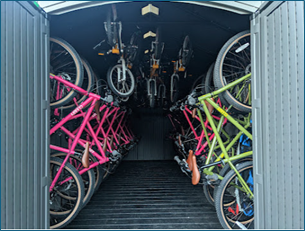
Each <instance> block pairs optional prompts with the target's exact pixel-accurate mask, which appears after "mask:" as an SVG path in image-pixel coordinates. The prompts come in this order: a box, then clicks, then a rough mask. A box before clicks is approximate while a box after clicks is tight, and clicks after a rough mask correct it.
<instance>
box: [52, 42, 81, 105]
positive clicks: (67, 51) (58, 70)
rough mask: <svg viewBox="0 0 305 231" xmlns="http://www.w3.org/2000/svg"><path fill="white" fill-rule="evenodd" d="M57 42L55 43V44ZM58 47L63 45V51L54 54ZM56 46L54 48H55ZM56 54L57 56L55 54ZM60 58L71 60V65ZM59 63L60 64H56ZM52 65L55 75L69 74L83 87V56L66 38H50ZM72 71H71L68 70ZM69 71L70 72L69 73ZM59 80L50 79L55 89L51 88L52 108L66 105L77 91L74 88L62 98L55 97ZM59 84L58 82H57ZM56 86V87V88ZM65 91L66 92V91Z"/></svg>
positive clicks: (74, 82)
mask: <svg viewBox="0 0 305 231" xmlns="http://www.w3.org/2000/svg"><path fill="white" fill-rule="evenodd" d="M53 44H55V45H53ZM56 46H57V47H59V48H60V47H61V49H63V51H62V52H61V53H59V54H54V53H57V52H58V51H55V49H56ZM53 48H54V49H53ZM54 55H55V56H54ZM59 58H64V60H65V61H67V60H70V61H69V65H67V64H66V65H63V64H62V61H60V60H59ZM56 65H59V66H56ZM50 66H51V73H52V74H54V75H59V76H61V75H63V74H67V75H68V76H69V78H73V79H74V80H73V81H70V82H72V83H73V84H75V85H76V86H78V87H81V85H82V83H83V77H84V70H83V65H82V62H81V58H80V57H79V55H78V53H77V52H76V50H75V49H74V48H73V47H72V46H71V45H70V44H69V43H68V42H67V41H65V40H63V39H60V38H56V37H51V38H50ZM68 71H70V72H68ZM67 72H68V73H67ZM56 83H57V81H55V80H52V79H51V81H50V86H51V87H52V85H53V90H52V88H51V92H50V93H51V94H50V107H51V108H57V107H60V106H63V105H65V104H66V103H68V102H70V101H71V100H72V99H73V97H74V96H75V95H76V92H75V91H74V90H71V91H68V89H66V90H67V91H68V92H67V94H66V95H64V96H63V97H61V98H60V99H55V95H54V94H56V91H55V92H54V90H57V86H56ZM57 84H58V83H57ZM54 86H55V88H56V89H54ZM62 86H64V85H62ZM64 93H65V92H64Z"/></svg>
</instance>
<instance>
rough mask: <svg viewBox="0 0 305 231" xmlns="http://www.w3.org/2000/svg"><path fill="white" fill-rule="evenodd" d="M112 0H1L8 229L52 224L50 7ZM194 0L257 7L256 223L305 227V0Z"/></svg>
mask: <svg viewBox="0 0 305 231" xmlns="http://www.w3.org/2000/svg"><path fill="white" fill-rule="evenodd" d="M186 2H187V1H186ZM107 3H109V2H106V1H105V2H89V1H79V2H72V1H71V2H66V1H58V2H52V1H49V2H39V4H40V5H41V7H42V8H43V9H44V10H45V12H47V13H45V12H44V11H42V10H41V9H40V8H38V7H36V6H35V5H34V4H32V3H31V2H17V1H11V2H9V1H7V2H6V1H2V2H1V105H2V111H1V137H2V138H1V211H2V213H1V228H2V229H25V228H27V229H46V228H48V227H49V217H48V211H49V209H48V197H49V192H48V183H49V180H48V165H49V163H48V160H49V106H48V105H49V98H48V73H49V66H48V46H49V45H48V43H49V42H48V41H49V20H48V14H63V13H66V12H70V11H73V10H80V9H83V8H86V7H94V6H96V5H101V4H107ZM112 3H113V2H112ZM187 3H190V4H198V5H206V6H210V7H216V8H220V9H224V10H230V11H233V12H237V13H241V14H243V13H250V12H251V13H253V15H252V18H251V32H252V37H251V39H252V43H251V46H252V48H251V49H252V52H251V53H252V70H253V77H252V81H253V85H252V86H253V96H252V98H253V126H254V129H253V130H254V172H255V175H254V183H255V195H256V197H255V207H256V220H255V228H256V229H304V113H303V112H304V2H303V1H297V2H288V1H287V2H267V3H263V2H253V1H249V2H246V1H232V2H221V1H215V2H199V1H197V2H195V1H192V2H187ZM262 3H263V4H262ZM261 4H262V5H261ZM160 123H162V121H161V122H160Z"/></svg>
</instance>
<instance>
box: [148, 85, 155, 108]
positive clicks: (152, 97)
mask: <svg viewBox="0 0 305 231" xmlns="http://www.w3.org/2000/svg"><path fill="white" fill-rule="evenodd" d="M149 87H150V95H149V96H148V99H149V106H150V107H151V108H154V107H155V93H156V89H155V83H154V81H151V82H150V84H149Z"/></svg>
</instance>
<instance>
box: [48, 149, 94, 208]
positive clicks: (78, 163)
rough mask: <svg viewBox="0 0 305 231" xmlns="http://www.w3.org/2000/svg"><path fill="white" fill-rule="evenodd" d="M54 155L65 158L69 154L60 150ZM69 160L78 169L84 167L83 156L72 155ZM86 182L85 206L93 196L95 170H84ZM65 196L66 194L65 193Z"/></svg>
mask: <svg viewBox="0 0 305 231" xmlns="http://www.w3.org/2000/svg"><path fill="white" fill-rule="evenodd" d="M51 156H52V157H58V158H60V159H65V158H66V156H67V153H63V152H59V153H54V154H52V155H51ZM68 162H69V163H70V164H71V165H72V166H73V167H75V169H76V170H77V171H80V170H82V169H84V167H83V165H82V160H81V156H80V158H79V157H77V156H75V155H70V157H69V160H68ZM81 177H82V179H83V183H84V190H85V196H84V199H83V205H82V207H85V206H86V205H87V204H88V202H89V201H90V199H91V197H92V196H93V193H94V185H95V176H94V170H93V169H90V170H88V171H87V172H84V173H83V174H82V175H81ZM63 197H64V198H65V196H64V195H63Z"/></svg>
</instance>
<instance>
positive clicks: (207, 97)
mask: <svg viewBox="0 0 305 231" xmlns="http://www.w3.org/2000/svg"><path fill="white" fill-rule="evenodd" d="M250 77H251V73H250V74H248V75H245V76H243V77H242V78H240V79H238V80H235V81H234V82H232V83H230V84H228V85H226V86H225V87H222V88H220V89H218V90H216V91H214V92H211V93H208V94H205V95H203V96H200V97H199V98H198V100H199V102H200V105H201V106H202V107H203V110H204V112H205V114H206V116H207V119H208V121H209V124H210V125H211V127H212V130H213V132H214V134H215V136H214V138H213V141H212V144H211V146H210V145H209V146H210V150H209V154H208V157H207V160H206V166H209V167H210V166H211V167H210V168H209V169H207V168H205V169H204V170H203V172H204V173H205V174H207V175H213V174H215V173H214V172H212V170H213V169H214V167H215V164H216V163H217V161H220V160H221V163H228V164H229V166H230V168H231V169H233V171H234V172H235V173H236V175H237V178H238V180H239V182H240V183H241V185H242V188H240V187H239V186H237V185H235V187H238V188H239V189H241V190H243V191H244V192H246V193H247V194H248V195H249V197H250V198H253V197H254V195H253V193H252V192H251V190H250V188H249V187H248V185H247V183H246V182H245V181H244V179H243V178H242V177H241V175H240V174H239V172H238V171H237V170H236V168H235V166H234V165H233V164H232V161H234V160H237V159H241V158H244V157H247V156H250V155H252V151H250V152H245V153H242V154H240V155H238V156H233V157H229V155H228V150H229V149H230V148H231V147H232V146H233V145H234V143H235V142H236V141H237V140H238V138H239V137H240V136H241V135H242V134H245V135H246V136H248V137H249V139H251V140H252V134H251V133H250V132H248V131H247V128H248V127H249V126H250V118H247V122H246V123H243V124H244V127H243V126H242V125H241V124H240V123H239V122H241V121H239V122H238V121H237V120H236V119H234V118H233V117H232V116H230V115H229V114H228V113H227V112H226V111H225V110H224V109H222V108H221V107H220V106H219V105H218V104H216V103H215V102H214V101H213V100H211V99H210V98H212V97H214V96H216V95H218V94H220V93H222V92H224V91H226V90H228V89H230V88H232V87H233V86H235V85H237V84H239V83H241V82H242V81H244V80H246V79H248V78H250ZM205 101H206V102H208V103H209V104H210V105H211V106H213V107H214V108H215V109H216V110H217V111H218V112H220V113H221V114H222V116H221V120H220V121H223V119H224V118H227V120H228V121H230V122H231V123H232V124H233V125H234V126H235V127H237V128H238V129H239V130H240V132H239V133H238V134H237V135H236V136H235V138H234V139H233V140H232V141H231V142H230V144H229V145H228V146H227V147H225V145H224V142H223V141H222V139H221V137H220V134H219V132H220V128H221V125H222V123H221V122H220V123H218V127H216V125H215V122H214V120H213V117H212V115H211V114H210V112H209V110H208V107H207V105H206V104H205ZM197 113H198V116H199V118H200V120H202V115H201V113H200V110H198V111H197ZM203 129H204V128H203ZM216 141H217V142H218V145H219V146H220V148H221V151H222V153H221V155H220V156H219V157H218V158H217V160H216V161H215V162H214V164H213V165H214V166H213V165H209V162H210V161H211V158H212V155H213V152H214V148H215V145H216ZM223 157H224V159H223ZM218 178H219V179H220V180H222V179H223V177H221V176H220V175H218Z"/></svg>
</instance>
